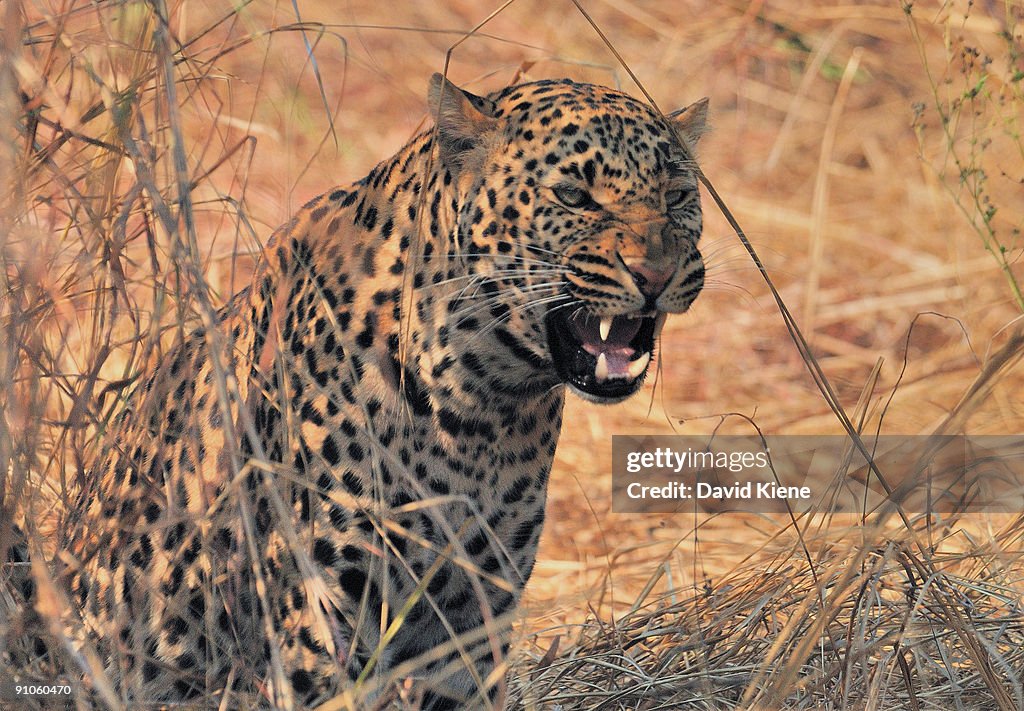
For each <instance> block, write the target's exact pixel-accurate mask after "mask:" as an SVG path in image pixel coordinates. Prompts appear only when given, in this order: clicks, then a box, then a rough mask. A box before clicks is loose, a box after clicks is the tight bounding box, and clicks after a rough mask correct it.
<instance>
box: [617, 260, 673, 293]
mask: <svg viewBox="0 0 1024 711" xmlns="http://www.w3.org/2000/svg"><path fill="white" fill-rule="evenodd" d="M621 258H622V263H623V264H625V265H626V269H628V270H629V273H630V275H631V276H632V277H633V282H634V283H635V284H636V288H637V289H639V290H640V293H641V294H643V295H644V296H646V297H647V298H648V299H649V300H654V299H657V298H658V297H659V296H660V295H661V292H663V291H665V287H666V286H668V283H669V281H670V280H671V279H672V277H673V275H675V273H676V268H677V265H676V264H671V263H668V262H652V261H650V260H648V259H645V258H643V257H641V258H635V257H634V258H629V257H621Z"/></svg>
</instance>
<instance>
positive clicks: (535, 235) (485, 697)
mask: <svg viewBox="0 0 1024 711" xmlns="http://www.w3.org/2000/svg"><path fill="white" fill-rule="evenodd" d="M428 104H429V106H430V109H431V113H432V117H433V125H432V126H431V127H429V128H427V129H424V130H423V131H421V132H420V133H419V134H417V135H416V136H415V137H414V138H413V139H411V141H410V142H409V143H407V144H406V145H405V146H404V147H403V148H401V149H400V150H399V151H398V152H397V153H396V154H395V155H394V156H392V157H390V158H388V159H386V160H384V161H383V162H381V163H380V164H378V165H377V166H376V167H374V168H373V169H372V170H371V171H370V172H369V173H368V174H367V175H366V176H365V177H364V178H362V179H361V180H359V181H358V182H355V183H352V184H348V185H343V186H340V187H336V188H333V189H331V190H328V191H327V192H325V193H323V194H322V195H319V196H318V197H316V198H314V199H312V200H310V201H309V202H308V203H307V204H305V205H304V206H303V207H302V208H301V209H300V210H298V211H297V212H296V214H295V215H294V216H293V218H292V219H291V220H290V222H288V223H287V224H285V225H283V226H282V227H280V228H279V229H278V230H276V231H275V232H274V234H273V235H272V236H271V237H270V239H269V241H268V242H267V243H266V245H265V246H264V248H263V249H262V252H261V254H260V256H259V260H258V262H257V266H256V268H255V271H254V274H253V277H252V281H251V283H250V285H249V286H248V288H246V289H244V290H242V291H241V292H239V294H237V295H236V296H235V297H234V298H232V299H231V300H230V301H229V303H228V304H227V305H226V306H225V307H224V308H223V309H222V310H221V311H219V312H217V313H216V315H215V317H214V318H208V319H207V321H206V322H203V323H202V324H200V325H199V327H197V328H195V330H193V331H192V332H191V333H188V334H187V335H182V336H180V337H179V338H178V343H177V344H176V345H174V346H173V348H170V349H168V351H167V354H166V355H165V356H164V357H163V359H162V360H161V361H160V362H159V363H158V364H157V366H156V367H155V368H154V369H153V370H152V372H151V373H148V374H147V375H146V376H145V378H143V379H140V381H139V385H138V387H137V388H136V390H135V392H134V394H132V395H131V396H130V397H129V398H128V400H127V404H126V405H125V407H124V410H123V412H122V413H121V415H120V417H119V418H118V420H117V421H116V422H115V423H114V424H112V425H111V428H110V430H111V431H110V432H109V433H108V435H107V437H106V441H107V442H108V445H107V448H106V452H105V454H104V455H103V457H102V458H101V462H100V464H99V465H98V466H97V467H96V469H95V476H94V477H93V478H92V480H91V481H90V483H89V484H88V485H87V486H86V487H85V489H84V491H83V493H82V496H81V501H80V505H79V506H78V507H76V509H75V510H74V511H73V512H72V513H71V514H69V515H68V517H67V520H66V522H65V525H64V526H63V527H62V528H63V530H64V531H65V533H64V534H63V537H64V539H63V542H62V548H63V551H62V553H61V555H60V556H58V558H59V568H60V569H59V571H58V573H57V574H56V578H57V579H58V580H59V581H60V582H61V586H62V589H63V590H65V591H66V596H67V601H68V605H67V609H66V610H65V616H66V619H65V620H63V624H65V625H66V627H67V628H68V629H69V630H70V632H69V636H70V637H71V638H73V639H76V640H79V642H78V644H80V645H81V649H89V650H91V651H92V652H94V653H95V654H94V656H93V657H88V656H87V655H84V654H83V655H80V656H81V657H82V658H83V659H86V658H95V659H97V660H99V661H98V662H96V664H98V665H99V667H96V666H95V665H93V666H88V665H87V664H85V663H84V662H82V664H85V667H86V668H85V671H86V672H87V673H86V676H89V672H90V671H91V673H92V675H93V676H95V675H96V674H97V670H98V669H99V670H101V671H102V674H103V676H104V677H105V678H106V679H107V680H108V681H109V682H110V688H112V689H114V690H115V691H114V693H116V694H117V695H118V696H119V698H120V699H121V700H122V701H127V702H128V705H129V706H133V705H139V704H141V703H155V704H160V703H195V704H199V705H202V704H209V705H210V706H215V705H218V704H221V703H225V704H228V705H229V706H230V703H231V702H230V701H229V700H226V699H229V698H243V697H244V695H245V694H246V693H250V694H255V696H256V697H258V698H259V699H261V700H262V701H261V703H263V704H265V705H267V706H270V707H274V708H304V707H312V706H316V705H317V704H320V703H323V702H325V701H328V700H330V699H333V698H335V697H338V696H339V695H342V697H343V698H348V699H349V700H350V707H351V699H352V698H355V697H353V696H349V697H344V694H346V693H349V694H351V690H352V689H353V688H356V687H357V686H358V687H359V688H362V689H369V688H372V689H375V691H373V692H372V693H369V692H368V695H366V696H364V697H360V698H365V699H373V698H376V699H378V700H381V699H386V698H388V694H389V693H392V694H397V693H399V692H396V691H394V688H397V682H396V680H411V681H410V684H411V686H408V685H407V686H406V687H403V688H405V689H406V690H408V689H409V688H411V689H413V692H412V693H413V694H414V695H417V696H416V700H417V702H418V704H419V706H420V707H421V708H424V709H434V710H436V709H452V708H496V707H500V704H501V698H502V695H503V693H504V692H503V690H502V689H503V684H505V681H504V676H505V674H504V672H505V669H506V667H507V664H506V658H507V654H508V652H509V629H510V626H511V624H512V622H513V621H514V618H515V614H516V610H517V607H518V605H519V601H520V598H521V596H522V593H523V589H524V586H525V585H526V583H527V581H529V579H530V577H531V573H532V570H533V568H534V564H535V561H536V558H537V548H538V540H539V537H540V535H541V531H542V528H543V524H544V520H545V502H546V498H547V487H548V481H549V475H550V473H551V469H552V464H553V461H554V455H555V451H556V445H557V442H558V439H559V434H560V431H561V428H562V416H563V405H564V402H565V399H566V396H567V393H573V394H574V395H576V396H579V397H581V398H583V399H585V400H587V401H590V402H592V403H597V404H611V403H617V402H621V401H623V400H625V399H627V398H629V397H630V396H632V395H634V394H635V393H637V392H638V391H639V390H640V389H641V388H642V386H643V383H644V382H645V379H646V378H647V375H648V373H649V371H650V370H651V368H652V366H651V362H652V357H653V356H654V354H655V350H656V347H657V344H658V343H659V341H660V337H661V332H662V329H663V327H664V324H665V321H666V319H667V317H668V315H670V314H680V313H683V312H686V311H687V310H688V309H689V308H690V306H691V304H692V303H693V302H694V300H695V299H696V297H697V296H698V294H699V293H700V292H701V290H702V288H703V285H704V277H705V273H704V272H705V269H704V262H703V259H702V256H701V253H700V251H699V249H698V242H699V239H700V236H701V232H702V212H701V203H700V195H699V185H698V170H697V167H696V163H695V162H694V161H695V159H694V150H695V147H696V144H697V142H698V140H699V139H700V137H701V136H702V134H703V133H704V132H705V128H706V117H707V105H708V102H707V100H706V99H704V100H701V101H698V102H696V103H693V104H691V105H689V106H687V107H686V108H685V109H682V110H680V111H677V112H675V113H671V114H667V115H666V114H662V113H661V112H659V111H657V110H655V109H654V108H653V107H652V106H651V105H649V104H647V103H645V102H642V101H639V100H637V99H634V98H632V97H631V96H629V95H628V94H626V93H624V92H621V91H619V90H615V89H610V88H606V87H603V86H598V85H595V84H588V83H581V82H576V81H573V80H570V79H560V80H554V79H545V80H538V81H529V82H525V83H519V84H516V85H513V86H509V87H506V88H504V89H501V90H499V91H496V92H493V93H490V94H487V95H476V94H473V93H471V92H469V91H467V90H464V89H462V88H460V87H458V86H456V85H455V84H454V83H452V82H450V81H448V80H447V79H446V78H445V77H443V76H441V75H439V74H438V75H434V77H433V78H432V79H431V82H430V86H429V91H428ZM389 683H390V684H391V686H390V687H389V686H387V684H389ZM359 685H362V686H359ZM367 685H369V686H367ZM374 685H376V686H374ZM389 688H390V689H391V691H388V689H389ZM346 690H348V691H347V692H346ZM402 693H405V692H402ZM231 695H234V696H233V697H232V696H231ZM342 707H344V706H342Z"/></svg>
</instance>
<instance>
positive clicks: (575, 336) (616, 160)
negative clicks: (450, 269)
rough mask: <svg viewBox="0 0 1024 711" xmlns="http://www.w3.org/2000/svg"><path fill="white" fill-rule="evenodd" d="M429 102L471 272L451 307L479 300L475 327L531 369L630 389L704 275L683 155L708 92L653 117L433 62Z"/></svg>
mask: <svg viewBox="0 0 1024 711" xmlns="http://www.w3.org/2000/svg"><path fill="white" fill-rule="evenodd" d="M430 101H431V105H432V106H433V107H434V109H435V118H436V121H437V136H438V147H439V150H438V154H437V155H438V159H439V160H441V161H443V162H444V164H445V167H446V168H447V169H448V172H449V173H450V175H451V176H452V180H453V181H454V186H455V189H456V192H457V194H458V197H457V200H456V202H457V203H458V210H459V217H458V224H457V227H456V230H455V235H454V238H453V239H454V244H453V250H454V251H456V252H457V253H458V255H459V258H460V263H461V264H462V265H463V268H464V269H465V270H467V272H468V274H469V275H471V276H470V277H469V279H468V282H469V283H471V284H472V286H471V288H469V289H465V290H463V291H462V292H461V293H460V296H459V302H460V303H459V305H458V307H457V308H455V309H453V312H455V313H458V309H459V308H460V307H461V306H462V304H463V303H465V308H466V309H471V308H472V306H471V305H472V303H473V299H474V298H475V299H476V300H477V303H481V304H486V307H483V306H481V308H480V309H479V319H478V321H479V323H478V325H479V327H480V328H481V329H484V328H486V329H488V330H489V331H491V332H493V334H495V336H496V338H497V340H498V342H499V343H501V344H503V345H504V346H506V347H507V348H508V349H509V353H510V359H512V360H516V359H518V361H526V362H531V361H532V365H533V367H534V370H535V371H537V374H538V375H537V377H538V378H539V379H540V380H541V381H543V380H544V378H548V379H549V380H551V381H555V380H557V381H561V382H563V383H565V384H566V385H568V386H569V388H570V389H571V390H573V391H574V392H576V393H577V394H579V395H581V396H582V397H584V398H586V399H588V400H592V401H596V402H605V403H610V402H618V401H620V400H623V399H625V398H627V397H629V396H630V395H632V394H633V393H635V392H636V391H637V390H638V389H639V388H640V386H641V385H642V383H643V380H644V377H645V376H646V374H647V371H648V369H649V364H650V361H651V356H652V353H653V351H654V347H655V341H656V339H657V338H658V336H659V334H660V331H661V328H662V326H663V325H664V322H665V318H666V316H667V315H668V314H671V313H682V312H684V311H686V310H687V309H688V308H689V307H690V304H691V303H692V302H693V300H694V299H695V298H696V297H697V294H698V293H699V292H700V290H701V288H702V286H703V283H704V264H703V260H702V258H701V255H700V252H699V251H698V249H697V242H698V240H699V238H700V234H701V207H700V196H699V194H698V189H697V176H696V170H695V167H694V165H693V163H692V158H691V155H692V150H693V147H694V146H695V144H696V142H697V140H698V139H699V137H700V135H701V134H702V133H703V131H704V127H705V116H706V112H707V101H706V100H702V101H699V102H697V103H695V104H693V105H691V106H689V107H687V108H685V109H683V110H681V111H678V112H676V113H674V114H671V115H669V116H668V117H662V116H660V115H659V114H658V113H657V112H655V111H654V110H653V109H651V108H650V107H649V106H647V105H646V104H643V103H640V102H638V101H636V100H635V99H633V98H631V97H629V96H627V95H626V94H623V93H621V92H618V91H614V90H611V89H607V88H604V87H600V86H594V85H590V84H578V83H575V82H572V81H568V80H560V81H539V82H533V83H529V84H522V85H519V86H513V87H509V88H507V89H504V90H502V91H500V92H497V93H495V94H492V95H490V96H487V97H479V96H474V95H473V94H470V93H468V92H465V91H462V90H460V89H459V88H457V87H456V86H454V85H453V84H451V83H450V82H447V81H445V80H443V79H442V78H441V77H440V75H435V77H434V80H433V82H432V85H431V96H430ZM680 141H682V142H683V143H684V144H685V147H684V145H681V144H680ZM514 370H515V368H512V367H510V368H509V372H510V374H511V373H512V372H513V371H514ZM515 377H521V373H517V374H516V376H515Z"/></svg>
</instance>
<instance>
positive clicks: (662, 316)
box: [654, 311, 668, 338]
mask: <svg viewBox="0 0 1024 711" xmlns="http://www.w3.org/2000/svg"><path fill="white" fill-rule="evenodd" d="M666 321H668V314H667V313H665V312H664V311H659V312H658V315H657V316H655V317H654V337H655V338H658V337H659V336H660V335H661V329H663V328H664V327H665V322H666Z"/></svg>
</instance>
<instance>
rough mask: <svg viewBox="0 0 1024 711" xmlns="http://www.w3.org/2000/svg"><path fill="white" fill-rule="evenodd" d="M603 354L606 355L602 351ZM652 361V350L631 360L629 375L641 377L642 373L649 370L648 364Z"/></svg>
mask: <svg viewBox="0 0 1024 711" xmlns="http://www.w3.org/2000/svg"><path fill="white" fill-rule="evenodd" d="M601 355H604V353H602V354H601ZM650 362H651V354H650V352H648V353H644V354H643V355H642V356H640V357H639V358H637V359H636V360H634V361H633V362H631V363H630V364H629V369H628V372H629V377H630V378H632V379H633V380H636V379H637V378H639V377H640V376H641V375H643V373H644V371H645V370H647V364H648V363H650Z"/></svg>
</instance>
